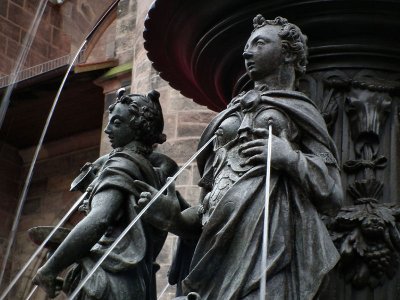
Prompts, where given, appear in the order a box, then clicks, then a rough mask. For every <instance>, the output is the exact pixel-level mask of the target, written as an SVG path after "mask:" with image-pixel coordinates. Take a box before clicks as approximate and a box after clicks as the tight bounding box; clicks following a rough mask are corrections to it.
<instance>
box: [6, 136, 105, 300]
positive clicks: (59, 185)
mask: <svg viewBox="0 0 400 300" xmlns="http://www.w3.org/2000/svg"><path fill="white" fill-rule="evenodd" d="M99 136H100V133H99V131H98V130H96V131H93V132H86V133H82V134H79V135H76V136H73V137H70V138H68V139H64V140H59V141H56V142H52V143H49V144H47V145H45V146H44V147H43V151H42V155H41V157H40V159H39V160H38V162H37V164H36V166H35V170H34V175H33V178H32V182H31V184H30V188H29V192H28V195H27V198H26V202H25V205H24V209H23V212H22V216H21V219H20V223H19V226H18V232H17V236H16V240H15V244H14V247H13V250H12V255H11V256H10V274H9V278H13V277H14V275H15V274H16V273H17V272H18V270H20V268H21V267H22V266H23V265H24V264H25V263H26V261H27V260H28V259H29V257H30V256H31V255H32V253H33V252H34V251H35V250H36V248H37V246H36V245H35V244H34V243H33V242H32V241H31V240H30V239H29V237H28V234H27V230H28V229H29V228H32V227H34V226H40V225H55V224H57V223H58V221H59V220H60V219H61V218H62V217H63V216H64V214H65V213H66V212H67V211H68V210H69V208H70V207H71V206H72V204H73V203H74V202H75V201H76V200H77V199H78V197H79V196H80V195H81V193H80V192H69V188H70V184H71V182H72V180H73V179H74V178H75V177H76V176H77V175H78V174H79V169H80V168H81V167H82V166H83V165H84V164H85V163H86V162H88V161H94V160H95V159H96V158H97V157H98V155H99ZM32 151H33V149H28V150H25V151H23V152H20V153H21V156H22V158H24V159H25V160H26V161H25V163H24V165H23V167H22V171H21V176H20V178H19V179H20V182H21V183H23V181H24V180H25V177H26V173H27V170H28V168H29V160H30V158H31V157H32V156H31V153H32ZM17 195H19V193H17ZM14 203H15V202H14ZM81 217H82V215H81V213H79V212H76V213H75V214H74V215H73V216H72V217H71V218H70V220H69V221H68V222H67V224H66V225H65V227H70V228H71V227H72V226H73V225H75V224H76V223H77V222H78V221H79V220H80V219H81ZM10 221H12V220H11V219H10ZM1 228H2V227H1ZM6 233H7V235H8V233H9V232H6ZM44 254H45V253H42V254H41V256H40V257H39V259H38V260H37V261H36V262H34V263H32V264H31V265H30V267H29V268H28V270H27V271H26V272H25V273H24V275H23V277H22V278H21V279H20V280H19V281H18V283H17V285H16V286H15V288H14V289H13V290H12V291H11V293H10V294H9V299H10V300H11V299H25V298H26V296H27V295H28V293H29V291H30V290H31V288H32V285H31V278H32V277H33V275H34V274H35V270H36V269H37V268H38V267H39V266H40V265H41V263H42V260H43V259H44ZM63 298H64V297H62V298H60V299H63ZM33 299H36V300H39V299H46V297H45V295H44V293H43V292H42V291H38V292H37V293H35V297H34V298H33Z"/></svg>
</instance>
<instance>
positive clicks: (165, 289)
mask: <svg viewBox="0 0 400 300" xmlns="http://www.w3.org/2000/svg"><path fill="white" fill-rule="evenodd" d="M170 286H171V285H170V284H169V283H167V284H166V285H165V287H164V288H163V290H162V291H161V294H160V296H158V297H157V300H161V297H162V296H163V295H164V294H165V292H166V291H167V290H168V288H169V287H170Z"/></svg>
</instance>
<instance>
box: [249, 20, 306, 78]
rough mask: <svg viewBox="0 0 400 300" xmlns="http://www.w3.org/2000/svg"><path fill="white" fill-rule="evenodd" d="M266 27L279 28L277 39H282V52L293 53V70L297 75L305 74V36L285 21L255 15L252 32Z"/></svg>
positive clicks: (297, 28)
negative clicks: (294, 57)
mask: <svg viewBox="0 0 400 300" xmlns="http://www.w3.org/2000/svg"><path fill="white" fill-rule="evenodd" d="M266 25H273V26H281V31H280V32H279V37H280V38H281V39H282V48H283V51H286V52H289V53H293V54H294V55H295V56H296V59H295V61H294V68H295V70H296V73H297V74H298V75H302V74H304V73H305V72H306V66H307V63H308V61H307V55H308V48H307V36H306V35H304V34H303V33H302V32H301V30H300V28H299V27H297V26H296V25H294V24H292V23H289V22H288V20H287V19H285V18H282V17H276V18H275V19H274V20H266V19H265V18H264V17H263V16H262V15H257V16H256V17H255V18H254V19H253V26H254V30H253V32H254V31H256V30H257V29H259V28H261V27H264V26H266Z"/></svg>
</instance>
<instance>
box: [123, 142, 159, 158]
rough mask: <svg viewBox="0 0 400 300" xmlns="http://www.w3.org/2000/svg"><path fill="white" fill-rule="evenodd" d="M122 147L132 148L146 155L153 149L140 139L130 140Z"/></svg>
mask: <svg viewBox="0 0 400 300" xmlns="http://www.w3.org/2000/svg"><path fill="white" fill-rule="evenodd" d="M123 148H125V149H129V150H132V151H134V152H137V153H140V154H144V155H148V154H150V153H151V152H152V151H153V149H152V148H151V147H149V146H148V145H145V144H143V143H142V142H140V141H131V142H129V143H128V144H126V145H125V146H124V147H123Z"/></svg>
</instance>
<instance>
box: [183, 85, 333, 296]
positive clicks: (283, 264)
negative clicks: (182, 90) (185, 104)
mask: <svg viewBox="0 0 400 300" xmlns="http://www.w3.org/2000/svg"><path fill="white" fill-rule="evenodd" d="M261 102H262V103H263V104H266V105H268V106H271V107H276V108H277V109H280V110H281V111H283V112H285V113H286V114H287V115H288V117H289V119H290V120H291V121H292V122H294V123H295V125H296V126H297V127H298V129H299V132H300V134H301V141H299V143H300V145H299V146H300V151H299V152H298V162H297V165H296V169H297V174H296V175H295V176H291V175H290V174H286V173H284V172H279V171H274V170H273V174H272V179H271V192H270V215H269V245H268V259H267V261H268V262H267V299H290V300H299V299H312V298H313V297H314V296H315V295H316V293H317V292H318V289H319V287H320V285H321V282H322V280H323V278H324V276H325V275H326V274H327V273H328V272H329V271H330V270H331V269H332V268H333V267H334V266H335V264H336V263H337V261H338V260H339V254H338V252H337V250H336V248H335V246H334V245H333V243H332V241H331V239H330V237H329V233H328V231H327V229H326V227H325V225H324V224H323V222H322V221H321V219H320V217H319V215H318V212H317V210H318V211H319V212H329V210H330V209H331V207H330V201H329V199H330V195H331V192H332V190H333V187H334V186H333V185H332V181H333V180H332V178H331V177H329V174H328V169H327V166H326V164H327V165H329V164H330V167H333V168H337V164H336V160H337V152H336V147H335V145H334V143H333V141H332V139H331V138H330V136H329V134H328V132H327V129H326V126H325V122H324V120H323V118H322V116H321V115H320V113H319V112H318V111H317V109H316V107H315V105H314V104H313V103H312V101H311V100H310V99H308V98H307V97H306V96H305V95H304V94H302V93H298V92H288V91H268V92H264V93H263V94H262V97H261ZM238 109H240V106H239V104H233V105H232V106H231V107H229V108H227V109H226V110H224V111H223V112H221V113H220V114H219V115H218V116H217V117H216V118H215V119H214V120H213V121H212V122H211V123H210V124H209V126H208V127H207V128H206V129H205V131H204V133H203V135H202V137H201V140H200V143H199V148H200V147H201V146H203V145H204V144H205V143H206V142H207V141H208V140H209V139H210V138H211V137H212V136H213V135H214V133H215V131H216V130H217V129H218V126H219V125H220V124H221V122H222V121H223V120H224V119H225V118H227V117H228V116H229V115H230V114H232V112H234V111H235V110H238ZM323 158H328V159H323ZM213 161H214V152H213V148H212V145H211V146H209V147H208V148H207V149H206V150H205V151H204V152H202V153H201V155H200V156H199V158H198V167H199V171H200V175H201V176H202V180H203V183H204V182H206V183H207V182H208V183H211V184H212V178H213V177H212V176H213V175H212V172H213V170H212V165H213ZM336 172H338V170H336ZM294 177H296V178H294ZM264 202H265V166H258V167H254V168H252V169H250V170H249V171H247V172H246V173H245V174H244V175H243V176H242V177H240V179H239V180H238V181H236V182H235V183H234V184H233V186H232V187H231V188H230V189H229V190H228V191H227V192H226V194H225V195H224V196H223V197H222V199H221V200H220V202H219V203H218V204H217V206H216V207H215V210H214V212H213V213H212V215H211V217H210V219H209V221H208V223H206V224H205V225H204V227H203V231H202V234H201V236H200V238H199V241H198V243H197V246H196V249H195V251H194V254H193V258H192V261H191V265H190V269H189V274H188V276H187V277H186V279H185V280H184V281H183V290H184V293H185V294H187V293H189V292H191V291H193V292H197V293H199V294H200V296H201V297H202V299H205V300H220V299H224V300H225V299H226V300H233V299H258V298H259V282H260V272H261V255H262V253H261V252H262V249H261V248H262V230H263V213H264Z"/></svg>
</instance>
